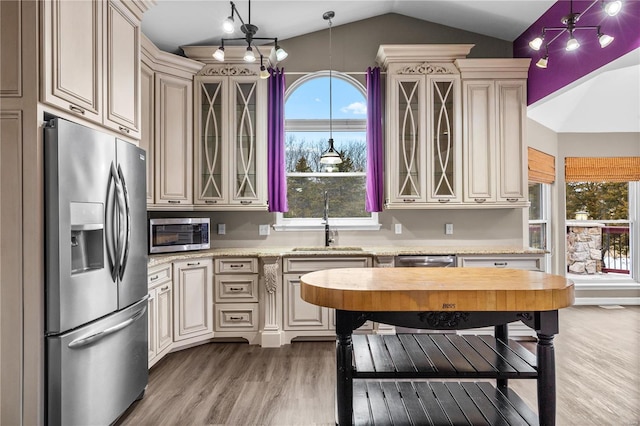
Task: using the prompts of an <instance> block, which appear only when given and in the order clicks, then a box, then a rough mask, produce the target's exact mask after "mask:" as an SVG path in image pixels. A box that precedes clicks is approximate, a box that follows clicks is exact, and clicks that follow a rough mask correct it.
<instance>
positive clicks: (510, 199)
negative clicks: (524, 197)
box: [507, 198, 518, 203]
mask: <svg viewBox="0 0 640 426" xmlns="http://www.w3.org/2000/svg"><path fill="white" fill-rule="evenodd" d="M507 201H508V202H510V203H515V202H516V201H518V199H517V198H507Z"/></svg>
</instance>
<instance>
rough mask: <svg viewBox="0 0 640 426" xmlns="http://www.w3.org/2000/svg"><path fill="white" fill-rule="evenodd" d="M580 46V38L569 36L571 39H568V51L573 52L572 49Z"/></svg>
mask: <svg viewBox="0 0 640 426" xmlns="http://www.w3.org/2000/svg"><path fill="white" fill-rule="evenodd" d="M578 47H580V43H578V40H576V39H575V38H574V37H573V35H572V36H571V37H570V38H569V41H567V47H566V49H567V52H571V51H572V50H576V49H577V48H578Z"/></svg>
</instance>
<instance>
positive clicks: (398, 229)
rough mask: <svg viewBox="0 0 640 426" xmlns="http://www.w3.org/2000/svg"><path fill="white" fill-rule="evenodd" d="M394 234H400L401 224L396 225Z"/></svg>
mask: <svg viewBox="0 0 640 426" xmlns="http://www.w3.org/2000/svg"><path fill="white" fill-rule="evenodd" d="M396 234H402V224H401V223H396Z"/></svg>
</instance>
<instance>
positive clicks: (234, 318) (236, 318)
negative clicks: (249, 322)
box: [229, 317, 244, 321]
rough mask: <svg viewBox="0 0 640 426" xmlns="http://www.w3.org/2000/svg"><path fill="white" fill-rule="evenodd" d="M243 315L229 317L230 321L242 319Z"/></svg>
mask: <svg viewBox="0 0 640 426" xmlns="http://www.w3.org/2000/svg"><path fill="white" fill-rule="evenodd" d="M243 319H244V318H243V317H229V321H242V320H243Z"/></svg>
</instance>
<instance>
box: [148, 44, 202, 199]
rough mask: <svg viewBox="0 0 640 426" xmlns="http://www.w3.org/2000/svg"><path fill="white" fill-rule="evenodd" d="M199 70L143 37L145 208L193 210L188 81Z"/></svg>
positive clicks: (190, 84) (199, 65) (197, 65)
mask: <svg viewBox="0 0 640 426" xmlns="http://www.w3.org/2000/svg"><path fill="white" fill-rule="evenodd" d="M202 66H203V64H202V63H200V62H196V61H192V60H190V59H187V58H183V57H180V56H177V55H172V54H170V53H166V52H163V51H161V50H159V49H158V48H157V47H155V46H154V45H153V43H151V41H150V40H149V39H147V38H146V37H144V36H143V37H142V80H141V81H142V93H143V98H142V120H141V121H142V129H143V132H142V138H141V140H140V146H141V147H142V148H144V149H146V150H147V153H148V155H147V157H148V160H147V207H148V208H150V209H163V210H166V209H168V208H169V209H172V210H173V209H192V208H193V121H194V119H193V79H194V76H195V74H196V73H197V72H198V70H200V69H201V68H202Z"/></svg>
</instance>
